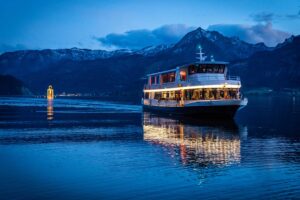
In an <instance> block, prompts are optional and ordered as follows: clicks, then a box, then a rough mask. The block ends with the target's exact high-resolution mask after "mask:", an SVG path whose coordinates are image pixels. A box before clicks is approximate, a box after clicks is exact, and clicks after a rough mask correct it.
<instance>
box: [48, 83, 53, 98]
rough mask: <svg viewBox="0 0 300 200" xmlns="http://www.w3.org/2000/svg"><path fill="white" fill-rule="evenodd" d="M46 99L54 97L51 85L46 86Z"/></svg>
mask: <svg viewBox="0 0 300 200" xmlns="http://www.w3.org/2000/svg"><path fill="white" fill-rule="evenodd" d="M47 99H48V100H52V99H54V90H53V88H52V85H49V86H48V89H47Z"/></svg>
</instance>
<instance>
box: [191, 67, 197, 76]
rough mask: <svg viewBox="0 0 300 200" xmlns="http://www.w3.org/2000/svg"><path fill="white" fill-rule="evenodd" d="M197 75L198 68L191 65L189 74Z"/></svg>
mask: <svg viewBox="0 0 300 200" xmlns="http://www.w3.org/2000/svg"><path fill="white" fill-rule="evenodd" d="M195 73H197V66H195V65H190V66H189V74H195Z"/></svg>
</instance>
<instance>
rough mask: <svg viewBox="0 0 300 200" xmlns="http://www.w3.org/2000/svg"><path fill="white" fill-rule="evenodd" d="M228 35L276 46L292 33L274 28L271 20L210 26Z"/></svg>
mask: <svg viewBox="0 0 300 200" xmlns="http://www.w3.org/2000/svg"><path fill="white" fill-rule="evenodd" d="M261 19H262V18H261ZM208 30H214V31H218V32H220V33H222V34H223V35H225V36H228V37H239V38H240V39H241V40H244V41H246V42H248V43H254V44H255V43H258V42H264V43H265V44H266V45H267V46H276V45H277V44H278V43H280V42H283V41H284V39H286V38H288V37H290V36H291V34H290V33H287V32H284V31H281V30H277V29H274V28H273V26H272V23H271V22H268V23H266V24H257V25H253V26H250V25H241V24H216V25H211V26H209V27H208Z"/></svg>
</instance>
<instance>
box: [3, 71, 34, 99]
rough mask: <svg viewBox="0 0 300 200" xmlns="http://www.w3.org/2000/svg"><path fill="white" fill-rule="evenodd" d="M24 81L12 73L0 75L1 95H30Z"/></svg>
mask: <svg viewBox="0 0 300 200" xmlns="http://www.w3.org/2000/svg"><path fill="white" fill-rule="evenodd" d="M30 94H31V92H30V91H29V90H28V89H27V88H26V87H25V86H24V84H23V82H22V81H20V80H18V79H16V78H15V77H13V76H10V75H0V95H30Z"/></svg>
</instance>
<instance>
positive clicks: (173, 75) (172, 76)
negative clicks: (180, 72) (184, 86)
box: [169, 72, 175, 82]
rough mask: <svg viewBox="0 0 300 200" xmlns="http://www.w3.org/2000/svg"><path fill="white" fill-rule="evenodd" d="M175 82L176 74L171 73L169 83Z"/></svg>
mask: <svg viewBox="0 0 300 200" xmlns="http://www.w3.org/2000/svg"><path fill="white" fill-rule="evenodd" d="M174 81H175V72H172V73H169V82H174Z"/></svg>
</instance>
